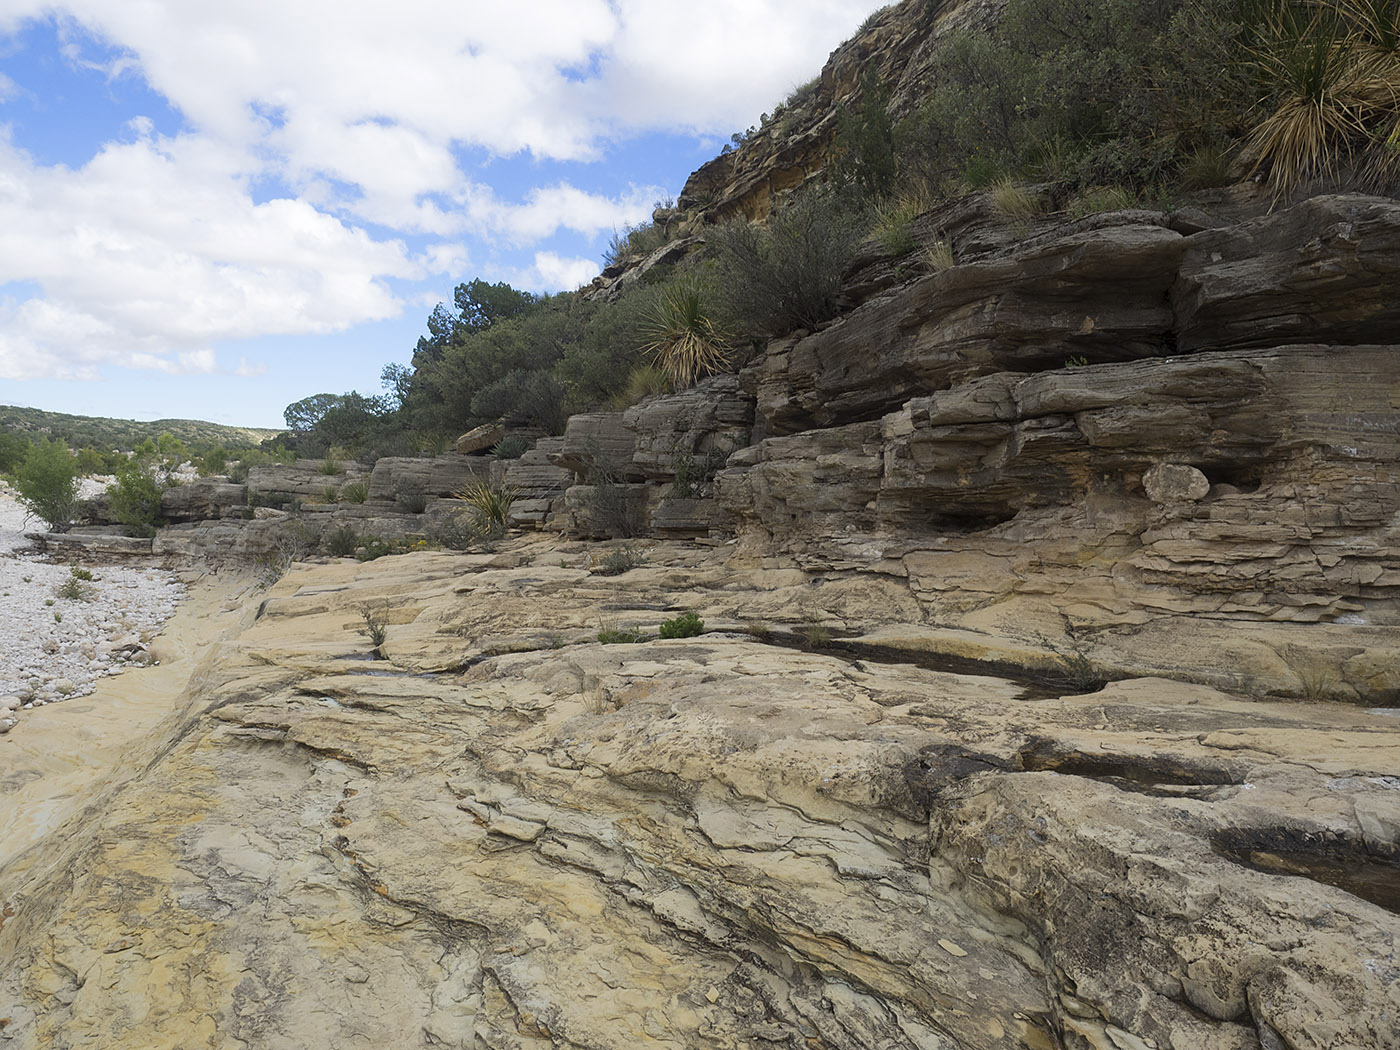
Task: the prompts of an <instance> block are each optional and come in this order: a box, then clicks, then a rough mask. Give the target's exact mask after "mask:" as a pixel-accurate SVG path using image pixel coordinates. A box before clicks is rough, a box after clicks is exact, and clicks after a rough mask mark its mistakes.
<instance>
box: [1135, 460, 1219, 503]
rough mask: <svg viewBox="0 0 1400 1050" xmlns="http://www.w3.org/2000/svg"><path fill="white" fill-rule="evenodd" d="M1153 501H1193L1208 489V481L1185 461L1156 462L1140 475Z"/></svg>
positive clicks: (1203, 495) (1201, 496)
mask: <svg viewBox="0 0 1400 1050" xmlns="http://www.w3.org/2000/svg"><path fill="white" fill-rule="evenodd" d="M1142 487H1143V488H1144V489H1146V490H1147V498H1148V499H1150V500H1151V501H1152V502H1153V503H1184V502H1186V503H1194V502H1195V501H1196V500H1199V499H1202V498H1204V497H1205V494H1206V493H1207V492H1209V491H1210V481H1209V480H1208V479H1207V478H1206V476H1205V475H1204V474H1202V473H1201V472H1200V471H1199V470H1197V469H1196V468H1195V467H1193V466H1190V465H1188V464H1186V463H1158V464H1157V465H1156V466H1155V467H1153V468H1152V469H1151V470H1149V471H1148V472H1147V473H1146V474H1144V475H1143V476H1142Z"/></svg>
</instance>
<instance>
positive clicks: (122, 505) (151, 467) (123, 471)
mask: <svg viewBox="0 0 1400 1050" xmlns="http://www.w3.org/2000/svg"><path fill="white" fill-rule="evenodd" d="M116 477H117V480H116V482H115V483H114V484H112V485H109V486H108V487H107V496H108V498H109V499H110V501H111V507H112V517H113V518H115V519H116V520H117V521H118V522H120V523H121V524H122V525H124V526H126V529H127V531H128V532H130V533H131V535H133V536H154V535H155V534H156V529H157V528H158V527H159V526H160V522H161V517H160V497H161V493H163V492H164V491H165V488H166V486H165V484H164V483H163V479H162V477H161V475H160V473H159V472H158V470H157V468H156V465H155V464H154V463H153V462H152V461H151V460H150V459H149V458H147V457H145V456H142V455H140V454H136V455H133V456H132V457H131V458H130V459H129V460H127V461H126V462H125V463H124V464H122V465H121V466H120V467H118V468H117V474H116Z"/></svg>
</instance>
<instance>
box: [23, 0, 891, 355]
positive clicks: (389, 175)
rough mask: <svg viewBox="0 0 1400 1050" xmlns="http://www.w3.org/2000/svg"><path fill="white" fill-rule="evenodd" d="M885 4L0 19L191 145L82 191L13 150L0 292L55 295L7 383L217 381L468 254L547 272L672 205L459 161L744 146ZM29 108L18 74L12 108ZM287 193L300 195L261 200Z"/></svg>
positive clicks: (540, 5)
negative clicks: (222, 361)
mask: <svg viewBox="0 0 1400 1050" xmlns="http://www.w3.org/2000/svg"><path fill="white" fill-rule="evenodd" d="M878 6H880V4H879V2H878V0H711V2H710V3H708V4H706V5H704V6H703V7H701V8H696V7H695V6H694V5H693V3H691V2H690V0H512V2H510V3H501V2H500V0H403V2H401V3H399V4H398V5H396V6H395V7H394V8H393V10H392V11H389V10H388V9H387V8H385V6H384V5H383V4H382V3H381V2H379V0H296V2H295V3H290V4H289V3H287V2H286V0H240V2H239V3H237V4H217V5H209V4H194V3H188V2H186V0H145V2H142V3H132V2H131V0H0V33H6V32H11V31H14V30H15V29H17V28H19V27H20V26H21V25H22V23H23V22H24V21H25V20H26V19H32V18H51V19H54V20H55V22H56V24H57V25H58V29H59V38H60V41H61V43H62V46H63V48H64V52H65V54H66V56H67V57H68V59H69V61H70V62H72V63H73V64H74V66H75V67H77V68H84V69H86V68H98V69H100V70H101V72H102V73H103V75H105V76H106V77H108V78H109V79H111V80H112V81H113V82H117V81H120V79H121V78H123V77H135V76H139V77H141V78H142V79H143V80H144V81H145V82H146V84H148V85H149V86H150V88H151V89H152V90H154V91H155V92H157V93H159V94H160V95H162V96H164V97H165V98H166V99H167V100H168V101H169V103H170V104H171V106H172V107H174V108H175V109H177V110H178V111H179V112H180V114H181V115H182V116H183V118H184V124H185V130H184V131H183V132H182V133H181V134H179V135H178V136H175V137H163V136H161V135H160V134H159V133H158V132H157V128H156V124H155V123H154V122H153V121H152V120H151V119H150V117H149V116H147V115H144V114H133V115H132V116H131V117H130V118H129V120H128V123H127V124H126V125H125V126H122V127H115V126H114V128H113V131H112V136H113V141H110V142H108V143H106V144H105V145H103V146H102V147H101V148H100V149H98V150H97V151H96V152H95V154H94V155H93V156H92V157H91V159H90V160H88V161H87V162H86V163H84V164H81V165H76V166H73V167H64V166H45V165H42V164H38V163H36V162H35V161H34V160H33V159H32V158H30V157H29V156H27V155H26V154H25V153H24V152H23V151H22V150H21V149H19V148H17V146H16V145H14V144H12V143H10V142H9V141H8V140H7V139H5V138H4V137H3V128H0V284H3V283H5V282H8V281H26V282H33V283H37V284H38V285H39V286H40V288H41V289H42V292H41V294H37V295H32V296H30V297H29V298H26V299H24V300H23V301H20V302H8V303H0V333H2V334H0V376H5V377H9V378H14V377H24V376H55V377H57V376H83V377H90V376H94V375H96V374H97V370H98V368H99V367H100V366H102V365H104V364H118V365H124V366H127V367H133V368H152V369H158V370H161V371H170V372H182V373H184V372H199V371H211V370H216V369H218V363H217V360H216V358H215V356H214V353H213V350H212V349H211V348H213V347H215V346H216V345H217V344H218V343H220V342H221V341H228V340H234V339H243V338H251V337H256V336H259V335H264V334H270V333H280V334H299V333H300V334H310V333H326V332H334V331H340V330H343V329H345V328H348V327H351V326H354V325H356V324H359V323H362V322H366V321H372V320H382V319H385V318H390V317H394V316H396V315H398V314H399V313H400V312H401V311H402V310H403V309H405V307H406V305H407V304H409V303H414V302H416V301H417V299H418V295H417V293H418V292H419V291H420V289H417V288H413V287H407V288H405V287H403V285H402V284H400V285H396V286H395V288H391V287H390V283H389V282H390V281H397V282H403V283H405V284H409V285H411V284H412V283H414V282H420V281H425V280H432V281H433V282H434V283H436V284H441V283H442V282H441V278H442V277H444V276H446V277H449V278H451V279H453V280H454V281H455V280H456V279H460V278H462V277H464V276H467V274H465V272H464V271H465V268H466V266H467V265H468V262H469V260H471V258H472V255H473V254H474V252H469V250H468V242H470V241H473V240H477V241H483V240H484V241H488V242H492V243H493V244H494V246H495V247H497V248H501V247H516V248H523V249H524V250H526V251H530V250H532V249H535V248H536V247H537V246H538V245H539V244H540V243H541V242H542V241H544V240H545V239H546V238H549V237H551V236H554V235H556V234H558V233H560V232H561V231H567V232H569V233H572V234H575V235H578V236H579V237H581V238H593V237H595V236H596V235H597V234H598V233H600V232H605V231H607V230H609V229H620V228H622V227H624V226H627V225H630V224H632V223H635V222H637V221H639V220H641V219H643V218H645V217H646V216H647V215H648V214H649V212H650V211H651V207H652V203H653V201H654V200H655V199H656V198H657V197H659V196H662V195H663V191H662V190H661V188H659V187H654V186H648V187H636V186H631V185H629V186H627V187H626V188H619V189H617V190H614V191H612V192H610V193H609V192H601V193H600V192H587V191H584V190H581V189H579V188H577V187H576V186H574V185H572V184H571V183H570V182H568V181H566V180H562V179H561V178H560V177H559V175H558V174H557V172H555V173H553V174H551V175H550V176H549V184H547V185H542V186H538V187H536V188H534V189H531V190H526V191H520V190H508V191H504V192H503V190H502V188H501V187H499V186H495V185H491V184H488V181H489V180H490V178H491V173H492V171H493V170H494V169H493V167H492V166H490V165H487V166H486V167H484V168H481V169H474V168H469V167H468V166H467V157H468V156H469V155H471V154H470V151H473V150H476V151H480V150H484V151H486V152H487V153H488V154H491V155H496V156H512V155H515V154H518V153H521V152H528V153H529V154H532V155H533V156H534V157H536V158H541V159H554V160H579V161H592V160H596V159H597V158H600V157H602V156H604V155H605V153H606V150H607V148H608V146H609V145H610V144H611V143H614V142H616V141H620V140H623V139H626V138H627V137H628V136H631V135H634V134H636V133H639V132H642V131H648V130H658V129H660V130H671V131H674V130H678V129H682V130H685V129H688V130H691V131H696V132H699V133H703V134H709V135H719V136H720V137H721V138H722V137H725V136H727V135H728V133H729V132H730V131H733V130H737V129H739V128H741V127H743V126H745V125H747V124H749V123H751V122H752V121H753V120H755V119H756V118H757V115H758V111H759V110H761V109H765V108H771V107H772V105H773V103H775V102H776V101H778V100H779V99H781V98H782V97H783V96H784V95H785V94H786V93H787V91H788V90H789V89H790V88H791V87H792V86H793V85H794V84H796V83H798V82H800V81H803V80H806V79H807V78H809V77H810V76H812V75H813V74H815V73H816V72H817V70H818V69H819V68H820V65H821V63H822V61H823V60H824V58H825V55H826V52H827V51H828V50H829V49H830V48H831V47H833V46H834V45H835V44H837V43H838V42H839V41H840V40H841V39H842V38H844V37H845V36H847V35H849V33H850V32H851V31H852V30H853V29H854V27H855V26H856V25H857V24H858V22H859V21H860V19H861V18H862V17H863V16H864V15H865V14H866V13H868V12H869V11H871V10H874V9H875V8H876V7H878ZM94 38H97V39H98V40H100V42H101V43H100V44H95V43H94ZM16 75H17V74H16ZM21 79H22V78H21ZM31 91H32V88H31V85H29V84H26V83H20V84H16V83H15V82H14V81H13V80H10V79H8V78H7V77H4V76H0V101H6V100H11V99H13V98H14V97H16V96H18V95H20V94H23V93H29V92H31ZM477 155H478V156H479V154H477ZM483 180H488V181H483ZM597 181H598V180H596V179H590V182H594V183H596V182H597ZM269 185H271V186H276V187H281V189H280V191H278V192H280V193H281V194H282V196H280V197H278V199H271V200H267V199H264V198H265V196H266V187H268V186H269ZM254 186H257V187H261V188H262V194H261V195H260V196H258V197H255V196H254V195H253V187H254ZM676 188H678V187H672V190H673V191H674V189H676ZM370 230H373V231H374V232H373V233H371V232H370ZM401 238H415V241H414V243H415V244H416V245H420V247H417V248H410V247H409V246H408V244H407V243H406V242H405V240H404V239H401ZM429 240H430V241H431V243H430V244H427V245H426V246H423V242H424V241H429ZM580 247H582V246H581V245H580ZM488 254H489V253H488ZM517 266H519V264H517ZM508 269H509V261H508V260H507V261H506V262H498V263H497V264H496V270H497V272H498V273H505V272H506V270H508ZM596 271H597V264H596V262H594V261H592V260H587V259H582V258H570V257H568V255H567V254H566V253H565V254H561V253H560V252H556V251H542V250H537V251H534V258H533V262H532V263H531V264H529V265H525V266H521V267H520V268H518V269H516V270H514V271H512V272H514V273H515V274H516V275H517V276H518V278H519V283H521V284H522V285H524V286H526V287H532V288H550V289H558V288H569V287H574V286H576V285H578V284H581V283H583V282H586V281H587V280H589V279H590V278H591V277H592V276H593V275H594V274H595V273H596ZM246 367H247V366H246V365H245V363H243V362H240V364H239V366H238V368H237V369H235V370H234V371H235V373H237V374H243V371H242V370H244V369H245V368H246Z"/></svg>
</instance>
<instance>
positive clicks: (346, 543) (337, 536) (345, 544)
mask: <svg viewBox="0 0 1400 1050" xmlns="http://www.w3.org/2000/svg"><path fill="white" fill-rule="evenodd" d="M325 544H326V553H327V554H329V555H331V556H332V557H336V558H347V557H349V556H350V555H352V554H354V553H355V548H356V547H358V546H359V545H360V535H359V533H357V532H356V531H355V530H354V529H352V528H351V527H350V526H349V525H337V526H336V527H335V528H333V529H331V531H330V532H328V533H327V534H326V539H325Z"/></svg>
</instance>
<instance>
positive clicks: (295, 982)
mask: <svg viewBox="0 0 1400 1050" xmlns="http://www.w3.org/2000/svg"><path fill="white" fill-rule="evenodd" d="M561 562H563V564H561ZM363 603H369V604H370V605H372V606H377V607H380V608H382V609H383V610H384V612H385V615H386V618H387V619H388V621H389V624H390V626H389V628H388V631H389V634H388V641H387V642H386V644H385V646H384V653H385V654H386V656H387V657H388V659H386V660H378V661H376V660H369V659H366V658H365V657H366V656H367V653H366V651H365V650H366V643H365V642H364V640H363V639H362V638H360V637H359V636H358V635H357V633H356V628H357V627H358V626H359V625H360V622H361V621H360V616H359V613H358V612H357V609H358V607H359V606H360V605H362V604H363ZM683 609H684V610H693V611H695V612H697V613H699V614H700V615H702V616H703V617H704V618H705V621H706V623H707V625H708V626H709V628H710V631H711V633H707V634H705V635H702V636H700V637H698V638H691V639H683V640H674V641H665V642H661V641H653V642H650V643H646V644H635V645H607V646H605V645H601V644H599V643H598V642H597V641H596V635H597V631H598V628H599V626H600V625H604V624H611V623H620V622H633V623H636V624H638V625H640V626H642V627H644V628H653V629H654V626H655V624H657V623H658V622H659V621H660V620H662V619H664V618H668V617H670V616H674V615H675V614H676V613H677V612H678V611H680V610H683ZM918 609H919V605H918V602H917V600H916V599H915V598H914V597H912V596H911V594H910V590H909V583H908V582H907V581H906V580H902V579H898V578H895V577H893V576H891V577H885V578H880V577H873V576H871V575H869V574H863V575H859V576H855V575H844V574H841V573H835V572H832V573H827V574H825V575H821V576H815V575H812V574H808V573H803V572H798V571H795V570H762V569H756V570H753V571H747V572H740V571H737V570H736V568H735V567H734V566H733V565H732V564H726V562H725V561H724V560H723V559H722V557H721V555H720V554H719V553H717V552H715V551H713V550H703V549H700V548H694V547H688V546H684V545H680V544H661V545H656V546H654V547H653V548H652V549H651V550H650V552H649V554H648V557H647V560H646V563H645V565H644V566H643V567H641V568H637V569H633V570H632V571H630V572H628V573H626V574H624V575H623V576H621V577H616V578H603V577H599V576H594V575H591V574H590V573H589V572H588V570H587V567H586V564H585V562H584V558H583V556H582V555H581V552H580V550H579V549H578V548H577V547H569V546H567V545H564V544H561V542H560V541H559V540H557V539H539V538H537V539H534V540H531V541H528V542H523V541H515V542H513V543H511V544H508V545H506V546H505V547H503V548H502V549H501V551H499V552H498V553H496V554H494V555H476V556H468V555H450V554H442V553H423V554H415V555H408V556H402V557H396V558H387V559H381V560H379V561H376V562H372V563H368V564H349V563H341V564H337V565H331V566H325V567H319V568H312V569H303V570H298V571H296V572H294V573H293V574H291V575H289V576H288V577H287V578H285V579H284V580H283V582H282V583H281V584H279V585H278V587H277V588H276V589H275V590H274V591H272V592H271V593H270V594H269V595H268V597H267V600H266V601H265V603H264V605H263V607H262V609H261V612H260V615H259V617H258V619H257V621H256V622H255V623H254V624H253V625H252V626H251V627H250V628H249V629H248V630H246V631H245V632H244V633H243V634H242V635H241V636H239V637H237V638H236V639H234V640H232V641H229V642H225V643H223V645H222V647H221V649H220V651H219V652H218V653H217V654H216V656H215V657H214V658H213V659H212V660H211V662H209V663H208V664H206V666H205V667H204V668H203V669H202V671H201V672H200V673H199V674H198V675H197V676H196V678H195V680H194V681H193V682H192V683H191V689H190V692H189V694H188V698H187V705H186V707H185V709H184V711H183V712H182V713H181V714H180V715H178V716H177V717H176V718H174V719H173V720H172V722H171V723H170V724H169V726H168V730H169V732H168V736H167V737H166V738H164V739H161V740H157V741H153V742H152V744H151V746H150V748H149V753H146V754H140V755H134V756H133V763H134V764H133V766H132V768H131V769H129V770H128V771H127V772H126V773H125V774H124V776H125V777H126V779H125V780H121V781H118V782H114V783H113V784H111V785H109V786H108V788H107V790H106V793H105V794H103V795H100V796H95V799H96V801H95V804H94V805H93V806H91V807H90V808H89V809H88V811H87V812H86V813H84V814H83V815H82V817H81V818H80V819H78V820H76V821H74V822H72V823H71V824H70V825H68V826H66V827H64V828H61V829H59V830H58V831H57V832H56V833H55V834H54V835H52V836H51V837H50V838H49V839H48V840H46V841H44V842H41V843H39V844H38V845H37V846H36V847H35V848H33V849H31V850H29V851H27V852H26V853H23V854H21V855H20V856H18V857H17V858H15V859H13V860H12V861H11V862H10V863H9V864H8V865H7V866H6V867H5V868H3V869H0V1045H3V1046H7V1047H14V1048H16V1050H20V1048H39V1047H67V1046H102V1047H104V1048H124V1047H132V1048H135V1047H141V1048H147V1050H156V1048H162V1047H172V1048H173V1047H181V1048H195V1047H228V1046H246V1047H257V1048H264V1047H266V1048H281V1047H288V1048H290V1047H296V1048H305V1047H345V1046H355V1045H367V1046H385V1047H387V1046H394V1047H410V1046H422V1047H444V1046H451V1047H474V1048H491V1050H506V1048H510V1050H520V1048H526V1047H541V1048H543V1047H560V1048H565V1047H568V1048H574V1047H578V1048H582V1047H587V1048H591V1050H599V1048H617V1050H624V1048H626V1050H632V1048H636V1047H646V1046H656V1047H668V1048H680V1047H697V1048H698V1047H720V1048H723V1047H735V1048H738V1047H745V1048H748V1047H755V1046H770V1045H771V1046H779V1047H781V1046H793V1047H796V1046H809V1047H832V1048H838V1047H839V1048H846V1047H851V1048H855V1047H860V1048H872V1050H873V1048H877V1047H878V1048H881V1050H891V1048H910V1050H914V1048H917V1050H934V1048H938V1050H957V1048H978V1050H983V1048H987V1050H990V1048H1008V1050H1009V1048H1013V1047H1014V1048H1020V1047H1033V1048H1055V1047H1070V1048H1076V1050H1083V1048H1094V1050H1110V1048H1115V1050H1121V1048H1124V1047H1132V1048H1138V1047H1153V1048H1157V1050H1188V1048H1189V1050H1208V1048H1209V1050H1221V1048H1225V1050H1257V1048H1260V1047H1268V1048H1273V1047H1278V1046H1286V1047H1290V1048H1294V1050H1302V1048H1323V1047H1332V1048H1342V1047H1376V1048H1379V1047H1387V1046H1395V1045H1397V1043H1400V958H1398V957H1397V946H1400V916H1397V914H1396V911H1395V909H1396V908H1397V892H1396V890H1397V879H1396V872H1397V869H1396V867H1395V864H1396V857H1397V852H1400V720H1397V719H1396V718H1394V717H1391V716H1388V715H1386V714H1383V713H1367V712H1365V711H1362V710H1360V709H1358V708H1350V707H1345V706H1342V705H1335V704H1288V703H1260V702H1248V701H1244V700H1241V699H1238V698H1235V697H1232V696H1230V695H1227V694H1224V693H1221V692H1217V691H1215V690H1212V689H1209V688H1205V687H1201V686H1191V685H1185V684H1182V683H1174V682H1168V681H1165V680H1160V679H1139V680H1133V681H1124V682H1119V683H1116V684H1114V685H1111V686H1110V687H1108V688H1107V689H1105V690H1103V691H1100V692H1097V693H1090V694H1086V695H1064V696H1061V695H1057V692H1058V691H1055V690H1048V691H1047V690H1044V689H1040V690H1030V691H1027V690H1026V688H1025V686H1024V684H1023V683H1022V684H1018V683H1013V682H1009V681H1005V680H1002V679H999V678H996V677H992V676H989V675H982V676H967V675H961V674H953V673H950V672H947V671H940V670H934V669H929V668H920V667H916V666H914V665H913V664H912V663H908V662H902V663H884V662H879V661H878V660H877V659H875V658H874V657H867V658H865V659H851V657H850V654H846V656H845V657H842V656H841V655H839V654H836V653H821V652H806V651H800V650H798V649H794V648H792V647H790V646H783V645H779V644H777V642H778V641H779V640H780V638H781V635H780V634H779V633H777V630H776V629H777V627H780V626H781V624H782V621H787V622H788V623H792V622H793V620H794V619H795V618H797V617H801V616H804V615H810V614H813V613H817V612H822V613H825V614H826V615H828V616H830V615H836V616H839V617H842V618H843V619H845V620H846V621H847V622H861V623H863V624H865V625H866V626H878V625H880V624H886V625H897V624H898V623H900V622H901V621H907V620H909V619H910V618H913V617H917V615H918ZM765 618H766V619H767V620H768V621H770V623H769V626H768V627H765V628H762V629H760V628H759V627H757V626H755V627H753V628H752V629H751V630H750V631H749V632H748V633H745V632H742V631H739V630H731V631H727V632H726V631H723V630H718V628H722V627H723V626H724V625H726V624H728V625H730V626H731V627H737V625H738V624H739V623H740V622H742V621H743V620H751V621H753V620H760V619H765ZM1328 879H1330V880H1331V881H1332V882H1335V883H1340V884H1341V885H1340V887H1339V886H1334V885H1329V884H1326V881H1325V880H1328Z"/></svg>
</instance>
